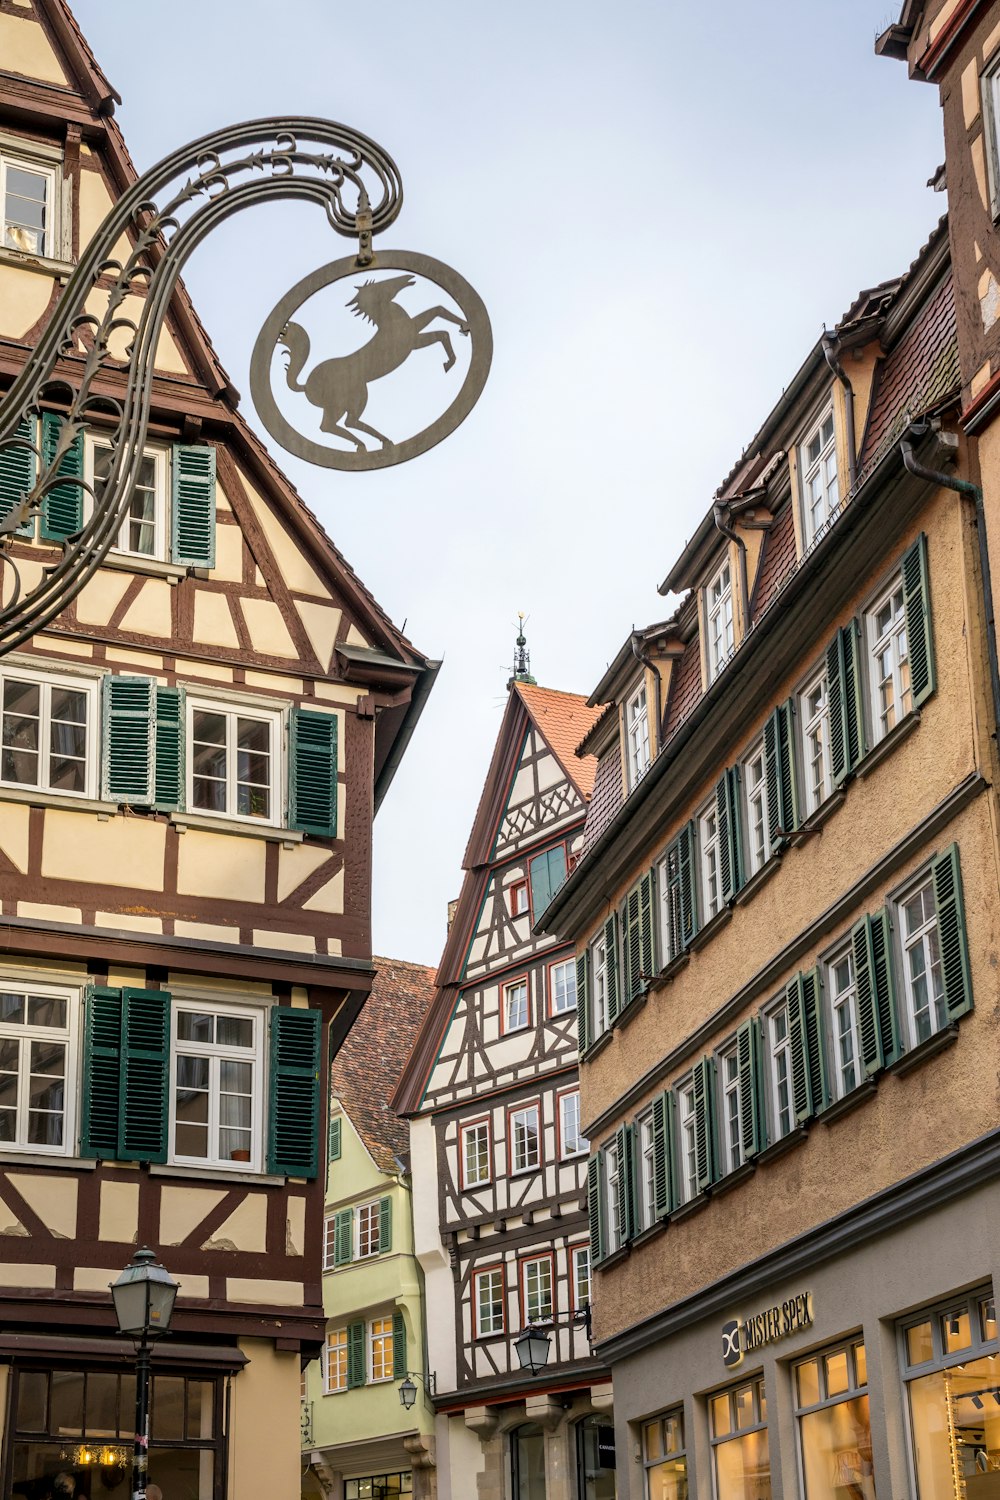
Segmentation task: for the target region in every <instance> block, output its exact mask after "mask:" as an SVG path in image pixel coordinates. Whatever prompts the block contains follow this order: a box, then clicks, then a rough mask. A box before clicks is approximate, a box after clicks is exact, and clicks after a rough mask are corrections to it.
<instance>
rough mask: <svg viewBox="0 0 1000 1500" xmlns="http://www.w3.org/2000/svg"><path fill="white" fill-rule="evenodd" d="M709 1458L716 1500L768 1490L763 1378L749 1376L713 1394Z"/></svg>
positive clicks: (740, 1498) (740, 1499) (762, 1493)
mask: <svg viewBox="0 0 1000 1500" xmlns="http://www.w3.org/2000/svg"><path fill="white" fill-rule="evenodd" d="M708 1405H709V1413H710V1416H711V1442H712V1459H713V1464H714V1467H715V1496H716V1500H746V1496H748V1495H760V1496H768V1495H770V1493H771V1455H770V1450H769V1448H768V1440H767V1398H766V1396H765V1393H764V1382H763V1380H751V1381H749V1382H748V1383H747V1384H746V1385H739V1386H734V1387H733V1389H732V1390H728V1391H723V1392H722V1393H721V1394H720V1395H718V1396H713V1397H712V1398H711V1400H710V1401H709V1403H708Z"/></svg>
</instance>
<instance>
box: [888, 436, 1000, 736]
mask: <svg viewBox="0 0 1000 1500" xmlns="http://www.w3.org/2000/svg"><path fill="white" fill-rule="evenodd" d="M929 431H930V423H929V422H914V423H913V424H912V425H911V426H910V427H909V428H908V429H907V431H906V433H905V434H904V435H903V437H902V438H900V441H899V451H900V453H901V454H902V456H903V466H904V467H905V468H906V469H907V470H908V471H909V473H911V474H913V475H915V477H916V478H917V479H926V480H927V482H928V484H933V485H940V486H941V487H942V488H943V489H946V490H954V491H955V492H956V494H959V495H964V496H965V497H966V499H967V500H971V501H972V503H973V505H974V506H975V508H976V534H977V536H978V539H979V571H980V574H981V575H982V580H983V608H984V609H985V611H986V648H987V653H988V655H989V661H990V688H991V689H992V694H993V737H994V739H995V738H996V736H997V731H998V728H1000V666H998V663H997V629H996V620H995V618H994V615H993V583H992V580H991V578H990V552H989V547H988V545H987V541H986V512H985V510H984V509H983V492H982V490H981V489H980V488H979V486H978V484H973V483H972V481H971V480H969V479H959V477H958V475H957V474H943V473H941V471H940V470H939V469H929V468H927V466H926V464H922V463H920V461H919V460H918V459H917V458H916V456H915V455H914V452H913V443H914V439H916V440H918V441H919V439H921V438H923V437H925V436H926V434H927V433H928V432H929Z"/></svg>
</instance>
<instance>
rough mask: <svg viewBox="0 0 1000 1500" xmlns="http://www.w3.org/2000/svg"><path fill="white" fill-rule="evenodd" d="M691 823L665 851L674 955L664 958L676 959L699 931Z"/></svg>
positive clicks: (693, 835) (693, 833) (693, 831)
mask: <svg viewBox="0 0 1000 1500" xmlns="http://www.w3.org/2000/svg"><path fill="white" fill-rule="evenodd" d="M694 837H695V828H694V820H693V819H692V821H691V822H690V823H687V824H685V826H684V827H683V828H682V829H681V831H680V833H679V834H678V835H677V837H676V838H675V839H674V841H673V843H672V844H671V845H670V846H669V848H668V849H667V857H666V869H667V886H668V897H667V904H668V906H669V909H670V924H671V929H672V932H673V934H674V937H675V939H676V943H677V951H676V952H674V953H671V954H669V955H664V958H665V959H666V958H668V957H669V958H676V957H677V956H678V954H679V953H683V951H684V949H685V948H687V947H688V945H689V944H690V942H691V939H692V938H693V937H694V935H695V933H696V932H697V931H698V907H697V901H696V897H695V881H694Z"/></svg>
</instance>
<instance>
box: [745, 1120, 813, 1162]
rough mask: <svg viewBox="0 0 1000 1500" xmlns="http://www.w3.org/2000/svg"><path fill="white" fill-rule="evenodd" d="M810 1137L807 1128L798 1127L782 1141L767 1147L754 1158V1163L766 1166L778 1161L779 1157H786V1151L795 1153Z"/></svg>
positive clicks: (782, 1138) (774, 1142)
mask: <svg viewBox="0 0 1000 1500" xmlns="http://www.w3.org/2000/svg"><path fill="white" fill-rule="evenodd" d="M808 1137H809V1132H808V1130H807V1129H806V1128H805V1126H804V1125H797V1126H796V1127H795V1129H794V1130H790V1131H789V1132H788V1134H787V1135H783V1136H782V1137H781V1139H780V1140H778V1141H772V1142H771V1144H770V1146H767V1147H765V1149H764V1150H763V1151H761V1152H759V1153H758V1155H757V1156H755V1157H754V1161H756V1162H759V1163H760V1165H761V1166H766V1165H767V1163H768V1162H769V1161H777V1159H778V1157H779V1156H784V1154H785V1152H786V1151H794V1149H795V1147H796V1146H801V1145H802V1143H803V1142H804V1141H805V1140H807V1139H808Z"/></svg>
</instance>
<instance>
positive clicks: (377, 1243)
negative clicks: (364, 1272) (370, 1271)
mask: <svg viewBox="0 0 1000 1500" xmlns="http://www.w3.org/2000/svg"><path fill="white" fill-rule="evenodd" d="M362 1214H364V1215H365V1216H366V1221H367V1223H368V1225H369V1230H368V1249H367V1250H362V1248H361V1216H362ZM372 1224H374V1226H375V1228H374V1232H373V1231H372V1229H371V1225H372ZM351 1236H352V1239H353V1244H352V1247H351V1248H352V1249H353V1251H354V1259H355V1260H374V1259H375V1257H376V1256H377V1255H379V1254H381V1251H382V1199H381V1198H370V1199H369V1200H368V1202H367V1203H358V1204H357V1205H356V1206H355V1209H354V1216H353V1218H352V1220H351ZM373 1242H374V1243H373Z"/></svg>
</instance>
